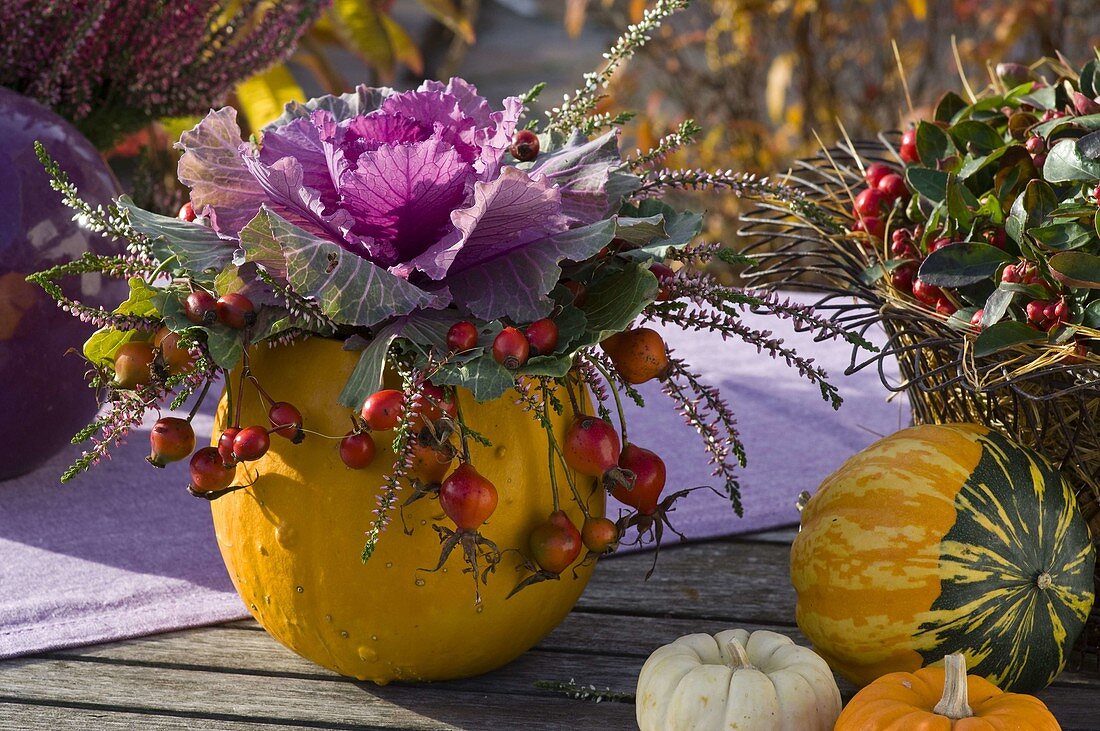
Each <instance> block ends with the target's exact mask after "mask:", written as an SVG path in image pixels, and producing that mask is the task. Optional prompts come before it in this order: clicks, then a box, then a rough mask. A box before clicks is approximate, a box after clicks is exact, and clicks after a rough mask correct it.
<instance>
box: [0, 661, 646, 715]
mask: <svg viewBox="0 0 1100 731" xmlns="http://www.w3.org/2000/svg"><path fill="white" fill-rule="evenodd" d="M227 651H231V650H229V648H227ZM2 701H8V702H12V701H14V702H18V703H23V704H28V703H33V702H48V703H50V704H51V705H54V706H76V707H87V706H88V705H95V706H97V707H99V708H101V709H105V710H110V711H118V712H126V713H139V714H140V713H142V712H149V711H151V712H155V713H161V714H164V713H171V714H174V715H180V716H183V715H190V716H195V717H213V718H219V719H221V720H226V721H240V722H246V721H256V722H262V723H268V724H284V725H303V724H308V723H313V724H317V725H322V726H323V727H324V728H335V729H352V728H355V729H359V728H362V727H363V726H364V725H367V726H370V727H377V728H387V729H388V728H402V729H415V730H417V731H421V730H426V729H433V730H434V729H453V728H486V727H492V728H524V729H571V728H578V727H583V726H587V725H598V726H599V727H601V728H604V729H609V730H610V729H620V728H621V729H627V728H632V727H633V725H634V708H633V706H632V705H630V704H625V703H598V704H597V703H589V702H581V701H574V700H570V699H568V698H564V697H560V696H556V695H551V694H549V693H539V694H533V695H527V696H514V695H509V694H506V693H487V692H469V693H461V692H455V691H454V690H442V689H440V688H437V687H435V686H431V685H422V686H415V687H413V686H396V685H394V686H387V687H384V688H379V687H375V686H369V687H368V686H367V685H365V684H361V683H355V682H352V681H349V680H345V679H342V678H336V677H334V678H333V679H331V680H304V679H300V678H292V677H283V676H278V675H265V676H258V675H248V674H239V673H225V672H211V671H201V670H181V669H177V668H165V667H151V666H146V665H130V664H124V663H109V664H108V663H103V662H102V661H100V662H88V661H72V660H49V659H26V660H14V661H10V662H8V663H5V665H4V667H3V670H2V672H0V702H2Z"/></svg>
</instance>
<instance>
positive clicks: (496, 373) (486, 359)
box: [432, 353, 516, 402]
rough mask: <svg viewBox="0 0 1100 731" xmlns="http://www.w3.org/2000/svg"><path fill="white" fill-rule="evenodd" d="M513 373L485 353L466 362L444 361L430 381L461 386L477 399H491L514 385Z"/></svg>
mask: <svg viewBox="0 0 1100 731" xmlns="http://www.w3.org/2000/svg"><path fill="white" fill-rule="evenodd" d="M515 378H516V377H515V374H514V373H512V372H511V371H509V370H508V369H507V368H505V367H504V366H502V365H501V364H500V363H497V362H496V361H495V360H493V356H492V355H490V354H489V353H485V354H484V355H482V356H481V357H478V358H474V359H473V360H471V361H468V362H466V363H450V362H448V363H446V364H444V365H443V366H442V367H441V368H440V369H439V370H438V371H436V373H435V375H434V376H432V383H434V384H436V385H437V386H462V387H464V388H467V389H469V390H470V392H471V393H473V395H474V398H475V399H477V400H478V401H482V402H484V401H492V400H493V399H498V398H500V397H501V396H503V395H504V393H505V392H506V391H507V390H508V389H510V388H512V386H513V385H515Z"/></svg>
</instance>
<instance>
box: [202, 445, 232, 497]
mask: <svg viewBox="0 0 1100 731" xmlns="http://www.w3.org/2000/svg"><path fill="white" fill-rule="evenodd" d="M236 474H237V470H236V468H235V467H226V466H225V465H224V464H222V458H221V455H219V454H218V450H217V449H215V448H214V447H203V448H202V449H200V450H199V451H197V452H195V454H194V456H193V457H191V489H192V490H194V491H195V492H216V491H217V490H224V489H226V488H227V487H229V486H230V485H231V484H233V477H234V476H235V475H236Z"/></svg>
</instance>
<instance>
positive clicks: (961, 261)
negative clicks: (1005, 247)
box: [918, 243, 1012, 287]
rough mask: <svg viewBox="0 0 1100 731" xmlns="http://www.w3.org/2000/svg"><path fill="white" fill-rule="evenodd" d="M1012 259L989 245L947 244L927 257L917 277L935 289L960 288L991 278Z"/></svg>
mask: <svg viewBox="0 0 1100 731" xmlns="http://www.w3.org/2000/svg"><path fill="white" fill-rule="evenodd" d="M1008 261H1012V257H1010V256H1009V255H1008V254H1006V253H1005V252H1004V251H1001V250H1000V249H998V248H997V247H996V246H990V245H989V244H977V243H968V244H951V245H950V246H945V247H943V248H942V249H937V250H936V251H933V252H932V253H931V254H929V255H928V256H927V257H926V258H925V260H924V263H922V264H921V267H920V272H919V273H918V276H919V277H920V278H921V280H922V281H924V282H927V283H928V284H933V285H935V286H937V287H962V286H965V285H967V284H974V283H975V282H980V281H983V280H985V279H988V278H989V277H991V276H993V274H994V273H996V271H997V270H998V269H999V268H1000V267H1001V265H1002V264H1004V263H1005V262H1008Z"/></svg>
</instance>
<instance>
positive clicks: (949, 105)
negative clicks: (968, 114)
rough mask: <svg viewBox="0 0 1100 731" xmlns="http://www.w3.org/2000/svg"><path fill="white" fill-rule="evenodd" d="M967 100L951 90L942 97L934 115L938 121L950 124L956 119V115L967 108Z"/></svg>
mask: <svg viewBox="0 0 1100 731" xmlns="http://www.w3.org/2000/svg"><path fill="white" fill-rule="evenodd" d="M967 106H968V105H967V103H966V100H965V99H963V98H962V97H961V96H959V95H958V94H956V93H955V92H953V91H949V92H947V93H946V94H944V95H943V97H942V98H940V101H939V103H938V104H936V112H935V114H934V115H933V116H934V119H935V120H936V121H937V122H946V123H948V124H950V123H951V122H953V121H954V120H955V116H956V115H957V114H958V113H959V112H961V111H963V110H964V109H966V108H967Z"/></svg>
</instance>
